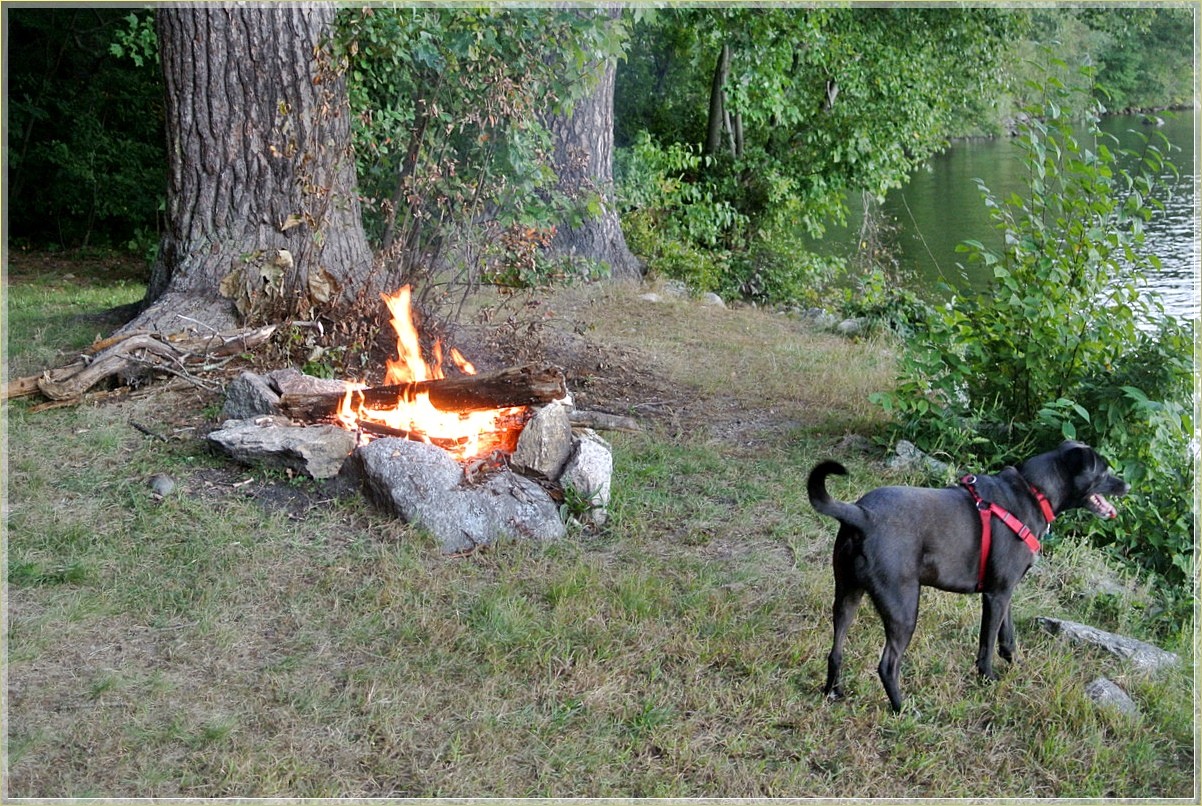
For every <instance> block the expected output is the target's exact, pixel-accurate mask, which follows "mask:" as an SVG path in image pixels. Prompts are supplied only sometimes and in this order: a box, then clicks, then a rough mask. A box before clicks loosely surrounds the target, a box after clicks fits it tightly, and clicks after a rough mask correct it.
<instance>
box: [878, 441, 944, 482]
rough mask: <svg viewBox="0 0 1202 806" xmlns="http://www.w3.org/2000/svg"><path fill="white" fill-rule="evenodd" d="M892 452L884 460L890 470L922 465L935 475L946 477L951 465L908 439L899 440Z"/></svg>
mask: <svg viewBox="0 0 1202 806" xmlns="http://www.w3.org/2000/svg"><path fill="white" fill-rule="evenodd" d="M893 452H894V455H893V456H891V457H890V458H889V459H888V461H886V462H885V465H886V467H888V468H889V469H890V470H910V469H912V468H915V467H918V466H923V467H926V469H927V470H928V471H930V472H931V473H933V474H934V475H936V476H943V477H946V476H948V475H950V473H951V465H949V464H947V463H946V462H940V461H939V460H938V459H935V458H933V457H931V456H928V455H927V454H925V453H923V452H922V451H921V450H919V448H918V446H917V445H915V444H914V443H913V442H910V441H909V440H906V439H903V440H899V441H898V443H897V445H896V446H894V448H893Z"/></svg>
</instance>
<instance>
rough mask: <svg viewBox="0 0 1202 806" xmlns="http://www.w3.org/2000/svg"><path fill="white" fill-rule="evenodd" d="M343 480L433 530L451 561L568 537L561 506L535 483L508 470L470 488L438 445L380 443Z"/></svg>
mask: <svg viewBox="0 0 1202 806" xmlns="http://www.w3.org/2000/svg"><path fill="white" fill-rule="evenodd" d="M342 475H343V477H344V478H347V479H350V480H352V481H353V482H354V483H355V484H357V485H358V486H359V487H361V488H362V489H363V492H364V494H365V495H366V496H367V498H368V499H369V500H371V501H372V502H373V503H374V504H376V505H377V506H379V507H380V508H381V509H383V510H384V511H386V512H388V513H390V514H392V515H394V516H395V517H398V518H400V519H401V520H403V521H405V522H406V523H412V524H415V525H419V526H421V527H422V528H424V529H426V530H427V531H428V532H429V533H430V534H431V535H432V536H433V537H434V538H435V540H437V541H438V544H439V547H440V548H441V550H442V551H443V552H444V553H446V554H457V553H461V552H465V551H471V550H473V549H476V548H478V547H480V546H483V545H488V544H490V543H493V542H496V541H497V540H499V539H503V538H514V539H526V540H557V539H559V538H562V537H563V536H564V534H565V533H566V530H565V528H564V525H563V522H562V521H561V520H560V518H559V507H558V506H557V505H556V504H555V501H554V500H552V498H551V496H550V495H548V494H547V492H546V491H545V490H543V488H542V487H540V486H538V485H537V484H536V483H534V482H533V481H531V480H530V479H527V478H525V477H523V476H520V475H518V474H516V473H511V472H509V471H502V472H498V473H494V474H491V475H489V476H488V477H487V479H486V480H485V481H484V482H483V483H482V484H478V485H468V484H467V483H466V481H465V479H464V476H463V469H462V468H461V467H460V466H459V465H458V464H457V463H456V462H455V460H453V459H452V458H451V457H450V455H449V454H448V453H447V452H446V451H444V450H442V449H441V448H438V447H436V446H433V445H427V444H425V443H421V442H411V441H409V440H404V439H391V438H390V439H377V440H375V441H373V442H371V443H369V444H368V445H365V446H363V447H361V448H358V449H357V450H356V451H355V452H354V453H353V454H352V455H351V458H350V460H349V461H347V463H346V466H345V468H344V469H343V473H342Z"/></svg>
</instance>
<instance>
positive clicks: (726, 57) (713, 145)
mask: <svg viewBox="0 0 1202 806" xmlns="http://www.w3.org/2000/svg"><path fill="white" fill-rule="evenodd" d="M729 75H730V45H728V44H725V43H724V44H723V45H722V50H721V52H720V53H719V54H718V63H717V64H716V65H714V78H713V81H712V82H711V83H710V113H709V126H708V127H707V129H706V133H705V153H706V154H709V155H714V154H717V153H718V149H719V148H720V147H721V145H722V130H723V128H725V120H726V103H725V101H726V79H727V77H728V76H729Z"/></svg>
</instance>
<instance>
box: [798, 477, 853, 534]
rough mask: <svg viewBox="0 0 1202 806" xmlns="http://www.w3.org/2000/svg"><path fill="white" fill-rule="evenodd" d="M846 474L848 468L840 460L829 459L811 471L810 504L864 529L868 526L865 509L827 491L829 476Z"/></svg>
mask: <svg viewBox="0 0 1202 806" xmlns="http://www.w3.org/2000/svg"><path fill="white" fill-rule="evenodd" d="M846 475H847V468H845V467H844V466H843V465H841V464H839V463H838V462H834V461H829V460H828V461H825V462H821V463H819V464H818V465H817V466H816V467H815V468H814V469H813V470H811V471H810V478H809V481H807V482H806V492H808V493H809V494H810V506H812V507H813V508H814V509H816V510H817V511H818V512H819V514H822V515H826V516H827V517H830V518H834V519H835V520H837V521H839V522H840V523H845V524H847V525H848V526H854V527H855V528H857V529H860V530H863V529H864V527H865V526H867V521H866V520H865V518H864V510H862V509H860V508H859V507H858V506H856V505H855V504H848V503H845V502H843V501H836V500H835V499H834V498H831V497H830V494H829V493H828V492H827V491H826V477H827V476H846Z"/></svg>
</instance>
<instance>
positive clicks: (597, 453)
mask: <svg viewBox="0 0 1202 806" xmlns="http://www.w3.org/2000/svg"><path fill="white" fill-rule="evenodd" d="M384 301H385V304H386V305H387V306H388V309H389V311H390V312H391V314H392V326H393V329H394V330H395V331H396V340H397V351H396V357H395V358H393V359H390V360H389V361H387V365H386V370H387V371H386V374H385V376H384V379H383V383H382V384H381V385H378V386H371V385H368V384H365V383H361V382H347V381H340V380H334V381H331V380H326V379H321V378H313V377H310V376H307V375H303V374H302V373H300V372H298V371H297V370H295V369H280V370H275V371H273V372H270V373H268V374H267V375H258V374H255V373H251V372H244V373H243V374H242V375H241V376H239V377H238V378H237V379H235V380H234V381H233V382H232V383H231V384H230V385H229V388H228V389H227V390H226V404H225V414H226V417H227V418H228V419H227V420H226V422H225V423H224V424H223V425H222V427H221V428H219V429H217V430H216V431H213V432H212V433H210V434H209V435H208V440H209V442H210V443H211V444H213V445H214V446H216V447H218V448H219V449H221V450H222V451H224V452H225V453H227V454H229V455H230V456H231V457H233V458H234V459H236V460H238V461H241V462H244V463H247V464H269V465H275V466H279V467H283V468H285V469H287V470H288V471H289V472H290V473H291V472H294V471H295V472H299V473H302V474H305V475H308V476H311V477H313V478H315V479H333V478H335V477H337V478H338V479H339V480H341V482H343V483H344V485H349V487H350V488H352V489H358V490H361V491H362V492H363V494H364V495H366V496H367V497H368V498H369V499H370V500H371V501H373V502H374V503H375V504H377V505H378V506H379V507H381V508H382V509H384V510H385V511H387V512H389V513H391V514H393V515H395V516H396V517H398V518H401V519H402V520H404V521H406V522H409V523H417V524H420V525H422V526H423V527H424V528H425V529H426V530H427V531H428V532H429V533H430V534H431V535H433V536H434V537H435V538H436V539H437V540H438V542H439V545H440V546H441V548H442V550H443V551H444V552H446V553H450V554H455V553H462V552H469V551H473V550H475V549H476V548H477V547H479V546H481V545H486V544H489V543H492V542H494V541H496V540H498V539H533V540H553V539H557V538H561V537H563V536H564V535H565V534H566V529H565V520H566V519H573V520H576V521H577V522H580V523H582V524H584V525H586V526H594V527H596V526H600V525H602V524H603V523H604V522H605V519H606V508H607V505H608V503H609V487H610V477H611V473H612V470H613V459H612V455H611V451H610V446H609V444H608V443H607V442H606V441H605V440H603V439H601V438H600V437H599V436H598V435H597V434H596V433H595V432H594V431H593V428H615V429H620V430H632V429H635V428H637V426H636V425H633V424H632V423H629V422H624V420H625V418H620V417H616V416H614V415H607V414H605V413H603V412H580V411H577V410H576V409H575V408H574V406H573V404H572V402H571V397H570V396H569V395H568V393H567V385H566V382H565V379H564V374H563V371H562V370H560V369H559V368H557V367H554V366H551V365H549V364H528V365H524V366H518V367H510V368H507V369H502V370H498V371H495V372H486V373H478V372H476V370H475V367H473V366H472V364H471V363H470V362H469V361H468V360H467V359H466V358H465V357H464V356H463V355H462V354H461V353H460V352H459V351H458V350H454V349H451V350H446V351H444V349H443V346H442V344H441V343H440V342H438V341H435V342H434V343H433V345H432V346H431V347H430V349H429V351H428V352H429V357H428V358H426V357H423V350H422V347H421V337H420V333H419V331H418V329H417V327H416V326H415V324H414V320H413V316H412V313H411V309H410V292H409V289H408V288H407V287H406V288H402V289H401V290H400V291H398V292H397V293H396V294H394V295H385V296H384ZM448 362H449V363H448ZM568 491H573V494H572V495H571V496H568V495H567V492H568ZM582 507H583V508H582Z"/></svg>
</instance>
